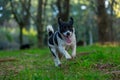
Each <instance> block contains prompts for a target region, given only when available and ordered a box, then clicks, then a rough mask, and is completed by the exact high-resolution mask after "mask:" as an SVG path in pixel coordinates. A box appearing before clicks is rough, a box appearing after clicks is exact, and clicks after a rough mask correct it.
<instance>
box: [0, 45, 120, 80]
mask: <svg viewBox="0 0 120 80" xmlns="http://www.w3.org/2000/svg"><path fill="white" fill-rule="evenodd" d="M61 62H62V66H61V67H55V66H54V62H53V59H52V55H51V53H50V51H49V49H48V48H43V49H29V50H16V51H0V80H120V47H118V46H117V47H112V46H111V47H109V46H86V47H78V48H77V57H76V58H75V59H73V60H66V59H65V58H64V57H63V58H62V59H61Z"/></svg>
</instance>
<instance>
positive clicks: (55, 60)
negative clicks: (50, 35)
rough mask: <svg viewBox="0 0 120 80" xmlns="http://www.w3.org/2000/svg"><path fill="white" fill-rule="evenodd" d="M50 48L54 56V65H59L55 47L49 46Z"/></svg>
mask: <svg viewBox="0 0 120 80" xmlns="http://www.w3.org/2000/svg"><path fill="white" fill-rule="evenodd" d="M50 50H51V53H52V54H53V56H54V62H55V66H60V65H61V62H60V60H59V57H58V54H57V52H56V49H55V48H50Z"/></svg>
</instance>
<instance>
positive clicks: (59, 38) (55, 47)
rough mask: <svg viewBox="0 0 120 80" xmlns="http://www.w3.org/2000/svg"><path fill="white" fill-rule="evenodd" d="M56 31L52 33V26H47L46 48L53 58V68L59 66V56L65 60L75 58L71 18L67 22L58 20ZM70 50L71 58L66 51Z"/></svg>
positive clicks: (74, 40)
mask: <svg viewBox="0 0 120 80" xmlns="http://www.w3.org/2000/svg"><path fill="white" fill-rule="evenodd" d="M58 24H59V27H58V31H56V32H54V30H53V28H52V26H47V32H48V36H49V37H48V46H49V48H50V51H51V53H52V54H53V56H54V62H55V66H60V65H61V62H60V56H59V54H62V55H63V56H65V58H66V59H72V58H74V57H75V56H76V37H75V29H74V27H73V18H72V17H71V18H70V20H69V21H68V22H63V21H62V20H61V19H60V17H59V18H58ZM69 47H70V48H71V49H72V56H71V55H70V54H68V52H67V49H68V48H69Z"/></svg>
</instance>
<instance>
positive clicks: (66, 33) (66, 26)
mask: <svg viewBox="0 0 120 80" xmlns="http://www.w3.org/2000/svg"><path fill="white" fill-rule="evenodd" d="M58 24H59V32H60V33H61V34H62V35H63V37H64V38H65V40H66V42H67V43H71V36H72V35H73V33H74V29H73V18H72V17H71V18H70V20H69V21H68V22H63V21H62V20H61V19H60V17H59V18H58Z"/></svg>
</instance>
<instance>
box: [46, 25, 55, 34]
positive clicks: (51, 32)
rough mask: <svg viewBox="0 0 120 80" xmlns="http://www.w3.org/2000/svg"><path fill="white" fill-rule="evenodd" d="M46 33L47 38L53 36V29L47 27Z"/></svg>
mask: <svg viewBox="0 0 120 80" xmlns="http://www.w3.org/2000/svg"><path fill="white" fill-rule="evenodd" d="M47 33H48V35H49V36H51V35H52V34H54V30H53V27H52V26H51V25H48V26H47Z"/></svg>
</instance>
